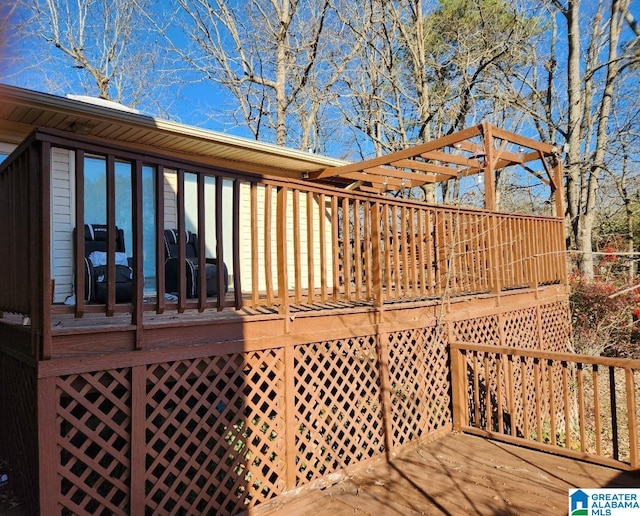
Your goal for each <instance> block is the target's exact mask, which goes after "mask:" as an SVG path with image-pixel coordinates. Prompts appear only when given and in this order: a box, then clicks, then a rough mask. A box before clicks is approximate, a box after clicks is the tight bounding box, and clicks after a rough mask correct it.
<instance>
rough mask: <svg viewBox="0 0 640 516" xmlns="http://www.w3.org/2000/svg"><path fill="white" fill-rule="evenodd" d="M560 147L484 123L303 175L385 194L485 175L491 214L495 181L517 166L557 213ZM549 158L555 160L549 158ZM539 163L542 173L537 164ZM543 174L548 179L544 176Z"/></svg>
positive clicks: (560, 208)
mask: <svg viewBox="0 0 640 516" xmlns="http://www.w3.org/2000/svg"><path fill="white" fill-rule="evenodd" d="M558 155H559V149H558V147H556V146H554V145H550V144H547V143H543V142H539V141H536V140H534V139H532V138H528V137H526V136H522V135H519V134H515V133H511V132H509V131H505V130H504V129H500V128H497V127H494V126H492V125H490V124H489V123H488V122H483V123H481V124H478V125H475V126H472V127H469V128H466V129H463V130H462V131H458V132H456V133H453V134H449V135H447V136H443V137H442V138H438V139H437V140H433V141H430V142H426V143H422V144H419V145H416V146H414V147H411V148H407V149H403V150H400V151H397V152H393V153H391V154H387V155H385V156H378V157H375V158H371V159H368V160H364V161H361V162H358V163H350V164H348V165H341V166H336V167H330V168H326V169H324V170H321V171H316V172H309V173H307V174H304V178H305V179H309V180H311V181H318V182H330V183H334V184H341V185H343V186H345V187H347V188H349V189H351V190H356V189H359V190H362V191H365V192H369V193H384V192H387V191H397V190H399V189H403V188H412V187H418V186H423V185H426V184H430V183H437V182H442V181H448V180H450V179H459V178H462V177H466V176H470V175H475V174H483V176H484V184H485V207H486V208H487V209H489V210H495V209H496V205H495V180H496V176H497V174H499V172H500V171H501V170H503V169H506V168H508V167H513V166H520V167H522V169H523V170H525V171H526V172H527V173H530V174H532V175H533V176H534V177H536V178H538V179H539V180H541V181H542V182H543V183H544V184H546V185H548V186H549V187H550V188H551V191H552V193H553V194H554V196H555V207H556V213H557V214H558V215H561V214H562V213H563V207H562V198H561V197H562V196H561V195H556V193H557V192H559V191H560V190H561V188H560V186H561V184H562V182H561V173H562V170H561V163H560V160H559V159H556V158H557V157H558ZM550 158H553V159H550ZM537 161H541V162H542V171H539V170H535V168H534V167H533V166H532V165H533V164H534V163H535V162H537ZM545 176H546V177H545Z"/></svg>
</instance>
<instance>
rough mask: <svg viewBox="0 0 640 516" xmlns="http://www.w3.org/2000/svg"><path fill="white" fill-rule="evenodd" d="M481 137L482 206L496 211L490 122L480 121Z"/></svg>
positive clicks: (494, 172)
mask: <svg viewBox="0 0 640 516" xmlns="http://www.w3.org/2000/svg"><path fill="white" fill-rule="evenodd" d="M482 137H483V143H484V153H485V154H484V160H485V161H484V207H485V208H486V209H487V210H489V211H496V171H495V168H494V167H495V163H494V160H493V151H494V149H493V136H492V134H491V124H489V122H482Z"/></svg>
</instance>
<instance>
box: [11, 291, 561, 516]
mask: <svg viewBox="0 0 640 516" xmlns="http://www.w3.org/2000/svg"><path fill="white" fill-rule="evenodd" d="M563 314H564V316H566V311H565V305H564V304H562V303H558V304H556V305H543V306H541V307H540V308H533V309H531V310H529V309H526V310H519V311H514V312H509V313H502V314H500V315H499V316H489V317H483V318H475V319H467V320H460V321H451V323H450V324H438V323H437V321H435V320H433V319H431V320H429V321H427V322H426V325H425V327H422V328H413V329H408V330H404V331H395V332H392V333H380V334H375V333H374V334H371V335H366V336H362V337H351V338H344V339H338V340H333V341H323V342H313V343H308V344H302V345H293V346H288V347H287V346H282V347H275V348H273V349H265V350H257V351H246V352H241V353H227V354H219V355H216V356H206V357H192V358H185V359H182V360H176V361H171V362H160V363H149V364H144V365H136V366H131V367H120V368H114V369H110V370H101V371H91V372H83V373H78V374H71V375H66V376H60V377H57V378H55V403H56V409H55V424H53V425H52V427H54V428H55V432H56V436H55V447H56V452H55V457H56V460H57V461H58V464H57V469H56V470H55V471H52V472H51V475H52V476H53V477H52V478H54V480H52V481H51V482H50V485H53V486H55V492H52V493H51V496H52V498H53V499H54V502H55V505H54V506H55V507H57V508H58V510H60V511H61V512H62V514H82V513H92V514H123V515H124V514H129V513H131V512H136V511H143V512H145V513H147V514H154V515H155V514H191V513H197V514H233V513H236V512H239V511H242V510H245V509H247V508H249V507H252V506H255V505H257V504H260V503H262V502H264V501H266V500H269V499H271V498H273V497H275V496H277V495H279V494H281V493H283V492H284V491H286V490H289V489H293V488H297V487H301V486H303V485H305V484H308V483H309V482H312V481H314V480H317V479H319V478H325V477H327V475H329V474H331V473H336V472H339V471H341V470H343V469H344V468H348V467H351V466H354V465H357V464H360V463H363V462H365V461H367V460H369V459H372V458H375V457H381V456H384V454H385V453H387V452H394V451H397V450H399V449H400V448H402V447H404V446H406V445H410V444H411V443H415V442H416V441H417V440H420V439H423V438H426V437H428V436H429V435H430V434H433V433H434V432H442V431H443V429H444V430H446V428H448V427H450V426H451V425H452V412H451V397H450V392H451V386H450V369H449V353H448V348H447V340H448V337H449V336H448V335H447V331H451V332H452V335H451V337H452V338H456V339H460V340H474V341H477V342H485V343H494V344H505V339H506V340H508V342H509V344H510V345H517V343H520V342H522V340H523V339H538V337H539V336H540V335H542V341H541V342H540V341H539V342H538V343H537V345H538V346H540V345H542V346H546V347H548V348H558V347H561V345H562V344H561V343H562V342H567V340H566V335H564V336H563V335H562V332H563V329H564V328H566V326H563V325H562V324H559V323H558V324H553V325H551V324H549V325H547V326H546V329H543V330H542V333H540V328H541V325H542V326H544V325H543V324H542V323H543V322H544V320H551V319H553V318H554V317H561V316H563ZM541 317H542V319H541ZM545 318H546V319H545ZM501 325H502V326H501ZM534 330H535V331H534ZM462 337H465V338H462ZM2 360H4V362H0V364H4V365H2V367H3V368H4V369H3V370H10V369H14V370H16V371H14V372H13V373H12V374H13V375H14V378H13V381H14V382H18V384H20V385H21V387H20V395H19V398H20V399H22V400H25V401H22V402H21V403H22V404H23V405H25V406H26V404H27V403H28V400H33V399H34V398H35V392H34V389H35V383H33V382H32V383H31V384H30V383H29V382H26V383H25V381H24V379H23V380H20V379H19V378H18V377H20V376H21V375H23V373H22V372H19V371H17V367H16V366H15V365H13V364H11V365H9V366H7V365H6V364H5V362H6V360H7V359H6V358H3V359H2ZM519 374H520V375H521V376H518V375H519ZM522 374H525V375H526V374H528V373H527V372H526V371H525V372H524V373H518V372H514V374H513V379H512V381H515V382H522V381H526V382H530V381H532V378H529V377H528V376H526V377H525V376H522ZM27 376H28V375H27ZM20 382H22V383H20ZM489 389H490V390H491V391H492V392H495V393H496V394H495V395H497V392H498V390H497V386H496V385H490V386H489ZM4 398H6V396H3V399H4ZM3 403H5V402H3ZM507 403H508V400H505V404H507ZM2 410H5V411H6V410H16V408H15V407H13V408H12V407H6V406H5V405H3V406H2ZM471 410H472V413H476V410H477V413H478V414H479V415H478V417H482V416H481V414H482V413H483V411H485V412H486V409H485V408H484V407H481V406H479V407H477V408H476V407H471ZM514 410H515V413H516V414H517V417H518V418H521V417H523V416H522V415H523V410H525V409H523V407H522V406H519V407H514ZM20 417H22V419H24V420H25V422H26V420H27V419H28V416H27V415H26V413H25V414H24V415H23V416H20ZM40 424H43V423H42V422H40ZM26 426H27V427H30V428H35V422H31V423H30V424H26Z"/></svg>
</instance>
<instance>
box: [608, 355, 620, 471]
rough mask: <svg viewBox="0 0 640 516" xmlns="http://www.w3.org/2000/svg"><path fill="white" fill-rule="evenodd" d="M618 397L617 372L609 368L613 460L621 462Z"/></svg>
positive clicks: (611, 367)
mask: <svg viewBox="0 0 640 516" xmlns="http://www.w3.org/2000/svg"><path fill="white" fill-rule="evenodd" d="M616 398H617V396H616V371H615V368H614V367H613V366H609V401H610V406H611V438H612V440H613V443H612V444H613V458H614V459H615V460H620V441H619V437H618V402H617V399H616Z"/></svg>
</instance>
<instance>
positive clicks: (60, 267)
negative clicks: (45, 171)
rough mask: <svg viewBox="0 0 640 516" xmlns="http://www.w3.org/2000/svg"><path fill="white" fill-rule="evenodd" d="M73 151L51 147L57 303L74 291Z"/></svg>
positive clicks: (54, 267) (55, 294)
mask: <svg viewBox="0 0 640 516" xmlns="http://www.w3.org/2000/svg"><path fill="white" fill-rule="evenodd" d="M74 156H75V153H74V152H73V151H69V150H66V149H59V148H53V149H52V150H51V206H52V220H51V277H52V278H53V279H54V281H55V286H54V295H53V301H54V303H61V302H63V301H64V300H65V299H66V298H67V297H68V296H70V295H71V294H73V245H72V235H73V228H74V227H75V214H74V211H73V206H75V199H74V192H75V188H74V184H73V181H74V170H73V167H74V163H75V160H74Z"/></svg>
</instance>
